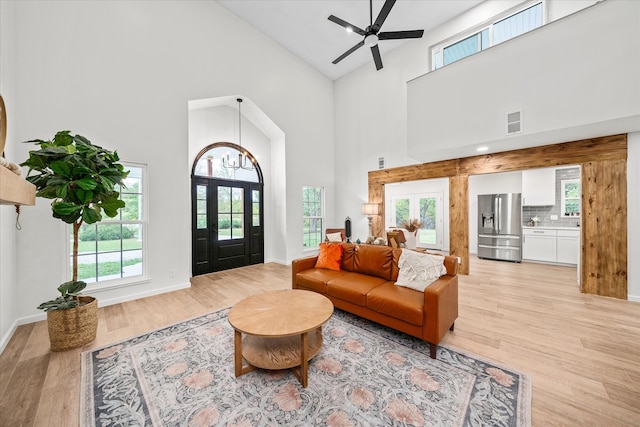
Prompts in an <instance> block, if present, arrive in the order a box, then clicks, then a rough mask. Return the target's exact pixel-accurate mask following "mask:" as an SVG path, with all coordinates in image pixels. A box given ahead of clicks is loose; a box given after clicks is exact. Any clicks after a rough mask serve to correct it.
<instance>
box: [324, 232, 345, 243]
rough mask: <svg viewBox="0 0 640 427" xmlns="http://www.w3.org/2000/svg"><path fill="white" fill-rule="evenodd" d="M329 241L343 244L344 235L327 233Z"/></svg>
mask: <svg viewBox="0 0 640 427" xmlns="http://www.w3.org/2000/svg"><path fill="white" fill-rule="evenodd" d="M327 241H329V242H342V233H340V232H337V233H327Z"/></svg>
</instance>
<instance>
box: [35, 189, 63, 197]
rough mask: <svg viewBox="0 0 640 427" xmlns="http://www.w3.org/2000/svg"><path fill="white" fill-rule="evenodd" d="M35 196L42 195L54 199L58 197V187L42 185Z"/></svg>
mask: <svg viewBox="0 0 640 427" xmlns="http://www.w3.org/2000/svg"><path fill="white" fill-rule="evenodd" d="M36 196H38V197H44V198H45V199H55V198H57V197H58V187H44V188H43V189H42V190H38V191H37V192H36Z"/></svg>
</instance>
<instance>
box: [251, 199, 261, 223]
mask: <svg viewBox="0 0 640 427" xmlns="http://www.w3.org/2000/svg"><path fill="white" fill-rule="evenodd" d="M251 217H252V218H253V219H252V225H253V226H254V227H259V226H260V191H258V190H253V191H252V192H251Z"/></svg>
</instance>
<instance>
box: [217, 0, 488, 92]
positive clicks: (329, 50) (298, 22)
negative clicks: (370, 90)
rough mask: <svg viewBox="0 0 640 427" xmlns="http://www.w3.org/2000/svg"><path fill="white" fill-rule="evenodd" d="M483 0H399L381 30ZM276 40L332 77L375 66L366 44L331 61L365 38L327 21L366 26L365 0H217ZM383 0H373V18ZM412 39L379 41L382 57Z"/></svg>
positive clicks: (437, 21) (429, 20)
mask: <svg viewBox="0 0 640 427" xmlns="http://www.w3.org/2000/svg"><path fill="white" fill-rule="evenodd" d="M482 1H483V0H455V1H453V0H398V1H397V2H396V4H395V5H394V6H393V8H392V9H391V13H390V14H389V16H388V17H387V20H386V21H385V22H384V24H383V26H382V31H402V30H421V29H423V30H425V32H427V31H429V30H431V29H433V28H435V27H437V26H439V25H441V24H442V23H444V22H446V21H448V20H450V19H452V18H453V17H455V16H457V15H460V14H461V13H464V12H466V11H467V10H469V9H471V8H473V7H474V6H476V5H478V4H479V3H481V2H482ZM218 3H220V4H221V5H223V6H224V7H225V8H227V9H229V10H230V11H231V12H233V13H234V14H235V15H237V16H238V17H240V18H241V19H242V20H244V21H246V22H248V23H249V24H251V25H252V26H254V27H255V28H257V29H259V30H260V31H261V32H262V33H264V34H265V35H267V36H268V37H270V38H271V39H273V40H275V41H276V42H277V43H278V44H280V45H281V46H283V47H284V48H286V49H288V50H289V51H290V52H292V53H293V54H295V55H296V56H298V57H299V58H301V59H302V60H303V61H306V62H307V63H308V64H310V65H311V66H312V67H314V68H315V69H317V70H318V71H320V72H321V73H322V74H324V75H325V76H327V77H329V78H330V79H332V80H336V79H338V78H340V77H342V76H344V75H345V74H348V73H350V72H351V71H353V70H355V69H356V68H359V67H360V66H362V65H364V64H367V66H370V67H371V68H372V69H375V66H374V63H373V59H372V56H371V50H370V49H369V48H367V47H362V48H360V49H358V50H357V51H355V52H354V53H353V54H351V55H350V56H348V57H347V58H345V59H344V60H342V61H341V62H339V63H338V64H332V63H331V61H333V60H334V59H336V58H337V57H339V56H340V55H342V54H343V53H344V52H346V51H347V50H348V49H350V48H351V47H353V46H354V45H355V44H357V43H358V42H360V41H361V40H362V37H361V36H359V35H358V34H356V33H348V32H347V31H345V29H344V28H342V27H340V26H339V25H337V24H335V23H333V22H331V21H329V20H328V19H327V18H328V17H329V15H335V16H337V17H338V18H341V19H343V20H345V21H347V22H349V23H351V24H353V25H356V26H358V27H360V28H362V29H363V30H364V29H365V28H366V27H367V26H368V25H369V20H370V16H369V15H370V14H369V1H367V0H241V1H239V0H218ZM383 4H384V0H373V20H374V21H375V19H376V17H377V16H378V13H379V12H380V9H382V6H383ZM411 42H412V40H410V39H409V40H384V41H381V42H380V43H379V48H380V53H381V56H382V62H383V64H384V63H385V62H384V57H385V52H389V51H390V50H392V49H395V48H397V47H398V46H401V45H402V44H404V43H411Z"/></svg>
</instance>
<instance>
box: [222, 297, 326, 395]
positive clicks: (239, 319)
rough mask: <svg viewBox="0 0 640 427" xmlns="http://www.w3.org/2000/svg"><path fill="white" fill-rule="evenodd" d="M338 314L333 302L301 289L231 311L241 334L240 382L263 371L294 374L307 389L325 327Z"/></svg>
mask: <svg viewBox="0 0 640 427" xmlns="http://www.w3.org/2000/svg"><path fill="white" fill-rule="evenodd" d="M332 314H333V303H331V301H330V300H329V299H328V298H327V297H325V296H323V295H320V294H317V293H315V292H311V291H303V290H300V289H287V290H281V291H272V292H267V293H263V294H259V295H253V296H251V297H249V298H246V299H243V300H242V301H240V302H239V303H237V304H236V305H234V306H233V308H231V310H230V311H229V323H230V324H231V326H233V329H235V374H236V377H239V376H240V375H243V374H246V373H247V372H251V371H253V370H255V369H257V368H261V369H273V370H275V369H289V368H291V370H292V371H293V373H294V374H295V375H296V377H297V378H298V380H299V381H300V383H302V386H303V387H306V386H307V368H308V362H309V360H310V359H311V358H313V357H314V356H315V355H316V354H318V352H319V351H320V348H321V347H322V325H323V324H324V323H325V322H326V321H327V320H329V318H330V317H331V315H332ZM243 333H244V334H245V337H244V339H243V338H242V334H243ZM243 357H244V359H245V360H246V361H247V363H248V365H244V364H243V361H242V358H243ZM297 367H299V368H297Z"/></svg>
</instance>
